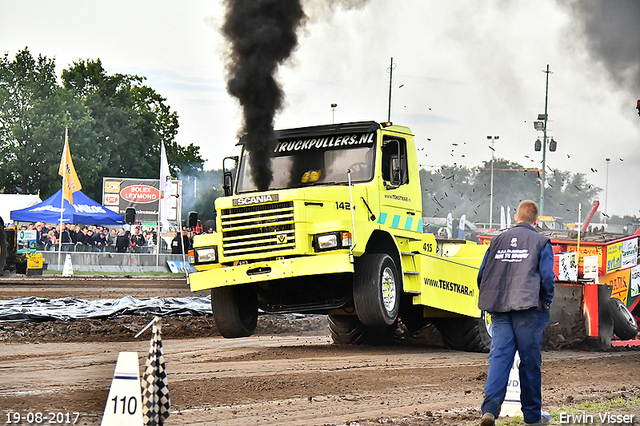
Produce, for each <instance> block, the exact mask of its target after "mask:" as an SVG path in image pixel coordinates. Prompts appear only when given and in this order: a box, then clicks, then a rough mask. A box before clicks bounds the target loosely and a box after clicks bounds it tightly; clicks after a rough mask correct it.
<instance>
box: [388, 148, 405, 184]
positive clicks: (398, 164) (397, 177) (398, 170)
mask: <svg viewBox="0 0 640 426" xmlns="http://www.w3.org/2000/svg"><path fill="white" fill-rule="evenodd" d="M403 178H404V170H402V161H400V157H399V156H398V155H392V156H391V181H390V182H391V185H394V186H399V185H401V184H402V182H403Z"/></svg>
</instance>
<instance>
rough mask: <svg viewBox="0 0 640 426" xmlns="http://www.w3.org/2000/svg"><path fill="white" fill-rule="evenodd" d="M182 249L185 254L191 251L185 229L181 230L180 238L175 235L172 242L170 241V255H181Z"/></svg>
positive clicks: (178, 235)
mask: <svg viewBox="0 0 640 426" xmlns="http://www.w3.org/2000/svg"><path fill="white" fill-rule="evenodd" d="M183 247H184V253H185V254H186V253H187V252H188V251H189V250H190V249H191V244H190V242H189V236H188V235H187V230H186V229H183V230H182V238H180V234H176V236H175V237H173V240H171V254H182V253H183V251H182V248H183Z"/></svg>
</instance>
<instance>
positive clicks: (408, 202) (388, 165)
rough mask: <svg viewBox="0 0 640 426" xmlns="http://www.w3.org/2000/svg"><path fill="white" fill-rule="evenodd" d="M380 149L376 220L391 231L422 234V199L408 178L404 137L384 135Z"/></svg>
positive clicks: (415, 236)
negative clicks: (380, 176)
mask: <svg viewBox="0 0 640 426" xmlns="http://www.w3.org/2000/svg"><path fill="white" fill-rule="evenodd" d="M381 151H382V155H381V162H382V164H381V172H382V184H381V185H382V187H381V188H380V207H381V208H380V217H379V218H378V223H379V224H380V225H381V226H382V227H386V228H388V229H389V230H390V232H391V233H392V234H393V235H397V236H403V237H407V238H417V237H419V236H417V235H416V232H419V233H420V234H422V218H421V217H420V215H421V211H422V209H421V207H422V206H421V204H422V199H421V198H420V195H421V194H420V182H412V181H410V179H409V178H410V173H409V171H410V170H409V167H410V165H409V162H408V161H407V141H406V140H405V139H404V138H401V137H397V136H390V135H384V136H383V139H382V149H381ZM411 175H416V174H415V173H411ZM416 185H417V188H418V190H417V192H416V190H415V187H416ZM416 197H418V198H420V199H416ZM416 207H418V208H416Z"/></svg>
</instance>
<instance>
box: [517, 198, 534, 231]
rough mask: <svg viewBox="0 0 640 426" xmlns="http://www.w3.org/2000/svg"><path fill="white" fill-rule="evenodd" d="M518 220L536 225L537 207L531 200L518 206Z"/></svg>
mask: <svg viewBox="0 0 640 426" xmlns="http://www.w3.org/2000/svg"><path fill="white" fill-rule="evenodd" d="M518 219H519V220H520V221H521V222H527V223H530V224H532V225H533V224H534V223H536V220H538V205H537V204H536V203H535V202H533V201H531V200H524V201H523V202H521V203H520V205H519V206H518Z"/></svg>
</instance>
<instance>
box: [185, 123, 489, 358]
mask: <svg viewBox="0 0 640 426" xmlns="http://www.w3.org/2000/svg"><path fill="white" fill-rule="evenodd" d="M276 137H277V145H276V146H275V149H274V151H273V155H272V157H271V158H270V159H265V161H270V163H271V170H272V173H273V179H272V180H271V181H270V182H269V183H268V188H267V189H266V190H262V191H259V190H258V185H256V183H255V180H254V178H253V177H252V170H251V165H250V161H249V159H250V155H251V154H250V153H249V152H248V151H247V150H246V149H244V148H243V149H242V153H241V155H240V156H239V157H230V158H233V160H234V161H235V162H236V164H235V167H234V168H235V169H236V178H235V179H232V176H231V172H229V171H226V169H224V170H225V185H224V186H225V194H226V196H225V197H221V198H218V199H217V200H216V202H215V209H216V225H217V232H215V233H213V234H203V235H197V236H196V237H195V238H194V242H193V264H194V267H195V269H196V270H197V271H198V272H195V273H192V274H190V275H189V284H190V287H191V290H192V291H198V290H205V289H211V305H212V310H213V316H214V319H215V322H216V326H217V328H218V330H219V332H220V333H221V334H222V336H224V337H231V338H233V337H244V336H249V335H251V334H252V333H253V332H254V331H255V328H256V322H257V317H258V313H259V312H268V313H315V314H327V315H328V316H329V326H330V331H331V336H332V338H333V340H334V342H336V343H345V344H360V343H367V344H385V343H389V342H391V341H392V340H393V339H394V334H395V330H396V329H397V325H398V321H401V322H402V323H403V324H404V325H405V326H406V327H407V328H409V330H418V329H420V328H422V327H423V326H424V325H426V324H427V323H434V324H436V325H437V327H438V328H439V330H440V331H441V333H442V336H443V339H444V341H445V343H446V344H447V345H448V346H450V347H452V348H454V349H459V350H469V351H488V349H489V346H490V342H491V337H490V333H489V327H490V325H489V322H488V321H487V320H486V318H485V316H484V315H483V313H482V312H480V311H479V310H478V308H477V301H478V288H477V284H476V276H477V272H478V268H479V266H480V263H481V261H482V257H483V255H484V252H485V250H486V246H482V245H476V244H474V243H471V242H467V241H464V240H443V239H436V238H435V237H434V235H433V234H424V233H423V226H422V195H421V189H420V178H419V169H418V161H417V155H416V148H415V142H414V136H413V134H412V133H411V131H410V130H409V129H408V128H407V127H403V126H398V125H393V124H391V123H376V122H373V121H367V122H354V123H345V124H333V125H325V126H314V127H304V128H296V129H286V130H279V131H276ZM238 145H240V146H242V145H243V141H242V139H241V140H240V142H239V144H238Z"/></svg>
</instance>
